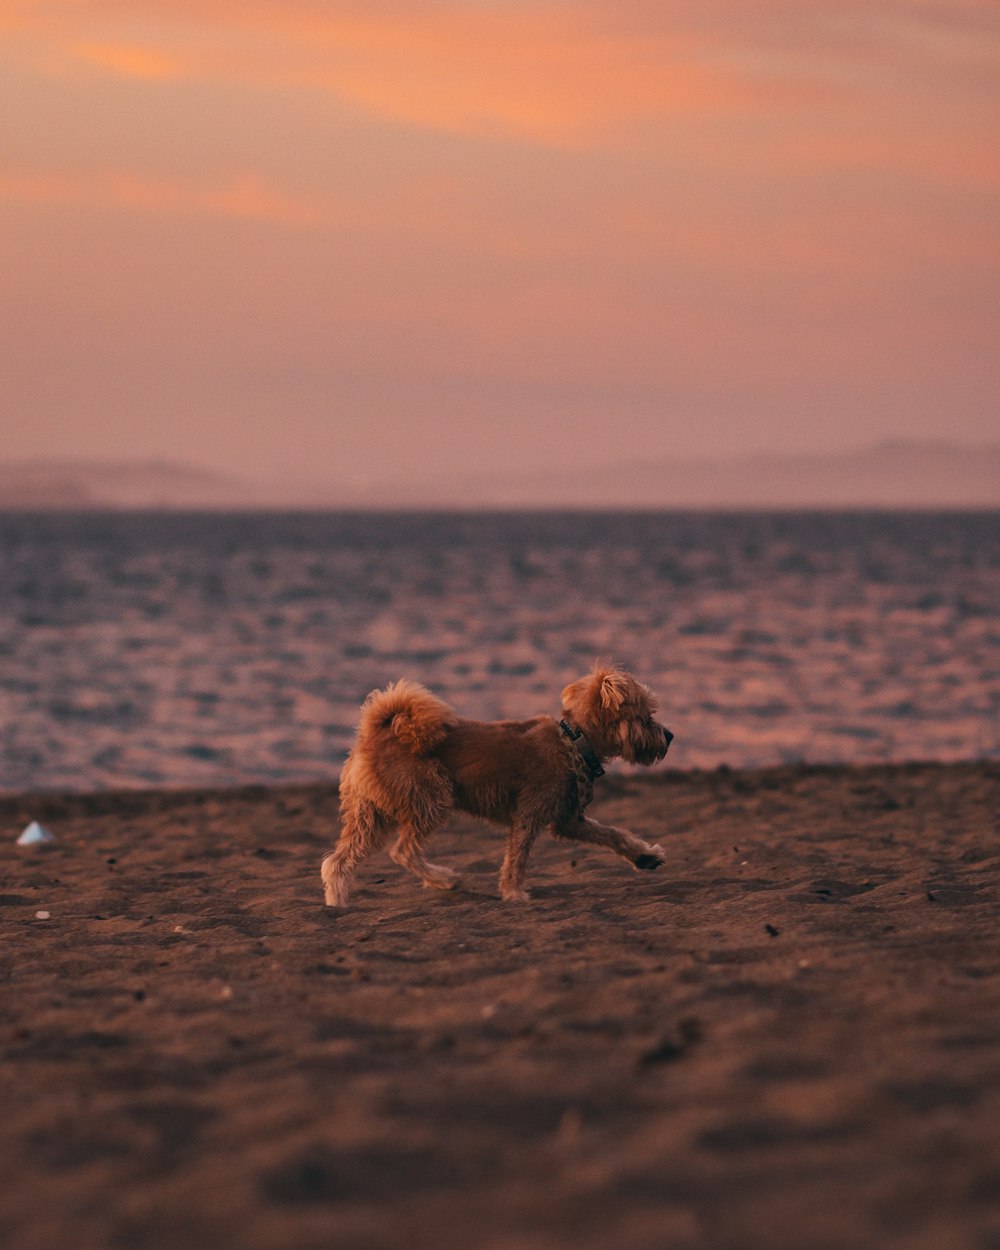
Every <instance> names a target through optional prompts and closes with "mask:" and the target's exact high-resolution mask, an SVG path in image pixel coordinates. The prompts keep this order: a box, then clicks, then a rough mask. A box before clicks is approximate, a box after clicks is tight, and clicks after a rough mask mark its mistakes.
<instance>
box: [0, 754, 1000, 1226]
mask: <svg viewBox="0 0 1000 1250" xmlns="http://www.w3.org/2000/svg"><path fill="white" fill-rule="evenodd" d="M593 810H594V813H595V814H596V815H597V816H598V817H600V818H607V819H610V820H612V821H615V822H618V823H623V824H627V825H629V826H630V827H631V828H633V829H634V830H635V831H636V832H637V833H640V834H641V835H644V836H646V837H653V838H660V839H661V840H662V841H663V843H664V845H665V847H666V848H667V852H668V859H669V864H668V865H667V866H666V867H665V868H664V869H662V870H661V871H659V872H657V873H655V874H653V873H641V874H640V873H634V872H632V871H630V870H629V869H627V868H626V867H624V866H623V865H621V864H620V863H619V862H618V861H616V860H614V859H612V858H611V857H609V856H606V855H603V854H601V853H600V852H595V851H589V850H585V849H581V851H580V852H579V853H574V850H573V848H571V847H567V846H566V845H564V844H558V845H557V844H555V843H552V842H546V843H542V844H540V845H539V846H538V848H537V852H536V854H535V855H534V857H533V862H532V866H531V869H532V870H531V874H530V884H531V886H532V888H533V892H534V898H533V901H532V902H531V903H530V904H528V905H525V906H511V905H504V904H501V903H500V902H499V900H498V898H497V895H496V868H497V865H498V862H499V857H500V848H501V842H500V837H499V835H498V834H497V833H496V831H493V830H490V829H488V828H487V827H485V826H482V825H478V824H476V823H473V822H471V821H466V820H464V819H462V820H456V821H455V822H454V823H453V824H452V825H450V826H449V827H448V829H447V830H445V831H442V833H441V834H440V835H439V836H438V838H437V844H436V848H435V850H436V854H435V858H437V859H439V860H440V861H442V862H445V863H448V864H451V865H453V866H456V867H459V868H461V869H462V870H463V872H464V874H465V885H464V888H463V889H461V890H460V891H456V892H454V893H450V894H437V893H432V892H429V891H424V890H421V889H420V887H419V885H418V884H417V883H416V882H415V881H414V880H413V879H412V878H410V877H408V876H407V875H406V874H404V873H403V872H402V871H401V870H400V869H398V868H397V867H396V866H395V865H393V864H392V863H391V862H390V861H389V860H388V859H387V858H384V857H382V858H379V859H378V860H377V861H372V862H371V863H369V864H368V865H367V866H366V867H365V869H364V870H363V872H362V873H361V874H360V878H359V882H358V889H357V893H356V896H355V899H354V901H353V903H352V905H351V906H350V908H349V909H348V910H346V911H341V912H334V911H328V910H326V909H324V908H323V907H322V905H321V899H320V890H319V880H318V861H319V856H320V854H321V852H322V850H324V849H325V848H326V847H327V846H328V845H329V843H330V841H331V839H332V836H333V834H332V831H333V829H334V825H335V818H336V792H335V790H334V789H333V788H329V787H327V788H324V787H316V786H312V787H295V788H283V789H264V788H257V789H242V790H234V791H220V792H210V791H209V792H201V793H195V792H187V793H171V792H150V793H128V792H124V793H108V794H99V795H89V796H87V795H83V796H55V797H52V796H50V797H39V796H37V795H36V796H26V797H21V798H19V797H9V796H8V797H5V798H2V799H0V830H3V831H5V832H4V833H3V844H2V847H0V871H2V883H0V923H2V931H3V942H2V947H0V970H2V971H0V1050H2V1057H3V1058H2V1066H0V1073H2V1088H0V1095H2V1112H3V1114H2V1117H0V1139H2V1159H3V1169H4V1177H3V1185H2V1186H0V1244H2V1245H3V1246H4V1247H6V1250H57V1248H58V1250H62V1248H63V1247H71V1248H72V1250H87V1248H88V1247H113V1248H121V1250H177V1248H179V1247H201V1246H205V1247H230V1246H231V1247H239V1248H240V1250H258V1248H259V1250H293V1248H294V1250H313V1248H315V1250H320V1247H323V1248H327V1247H336V1248H338V1250H374V1248H376V1247H397V1246H398V1247H406V1250H423V1248H424V1247H427V1248H428V1250H430V1248H434V1250H469V1248H472V1247H475V1248H480V1247H481V1248H483V1250H515V1248H516V1250H543V1248H545V1250H547V1248H549V1247H552V1248H558V1250H562V1248H563V1247H566V1248H567V1250H568V1248H569V1247H573V1248H574V1250H591V1248H593V1250H598V1248H600V1250H608V1248H609V1247H625V1248H626V1250H664V1248H669V1250H685V1248H689V1247H690V1248H692V1250H693V1248H695V1247H719V1248H730V1247H731V1248H733V1250H736V1248H737V1247H761V1248H763V1247H767V1248H768V1250H824V1248H831V1250H832V1248H837V1250H842V1248H845V1247H851V1248H854V1247H857V1248H858V1250H862V1248H864V1250H872V1248H873V1247H879V1248H881V1247H887V1248H893V1247H913V1248H918V1247H919V1248H920V1250H952V1248H953V1247H954V1248H958V1247H961V1248H963V1250H965V1248H968V1250H991V1248H993V1250H995V1248H996V1247H1000V929H998V924H997V903H998V875H997V859H998V840H997V833H998V812H1000V764H996V763H992V764H991V763H980V764H969V765H960V764H956V765H947V766H937V765H920V766H916V765H913V766H871V767H864V768H854V769H851V768H806V767H789V768H783V769H777V770H770V771H763V772H754V773H740V772H729V771H719V772H713V773H669V772H664V773H661V774H659V775H655V774H652V775H644V776H641V777H639V776H624V777H622V776H619V777H617V778H609V779H607V780H606V781H605V782H603V783H602V788H601V789H600V790H599V793H598V797H597V798H596V800H595V805H594V809H593ZM32 818H38V819H41V820H42V821H43V822H44V823H46V824H47V825H48V826H49V827H50V828H52V830H53V831H54V832H55V833H56V834H57V836H58V838H59V842H58V844H57V845H56V846H55V847H54V848H52V849H48V850H28V849H23V848H18V847H16V846H14V839H15V837H16V835H17V833H18V832H19V830H20V828H21V827H22V826H23V825H24V824H26V823H27V822H28V820H29V819H32Z"/></svg>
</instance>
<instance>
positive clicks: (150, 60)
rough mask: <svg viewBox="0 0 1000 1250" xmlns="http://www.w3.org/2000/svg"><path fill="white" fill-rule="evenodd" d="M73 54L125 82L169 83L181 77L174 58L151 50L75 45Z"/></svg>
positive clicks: (181, 68)
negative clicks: (116, 75) (169, 80)
mask: <svg viewBox="0 0 1000 1250" xmlns="http://www.w3.org/2000/svg"><path fill="white" fill-rule="evenodd" d="M71 51H72V54H73V55H74V56H76V57H79V58H80V59H81V60H83V61H89V62H91V63H92V64H93V65H97V66H99V67H100V68H102V69H108V70H111V71H112V73H115V74H123V75H124V76H125V77H127V78H151V79H171V78H179V77H181V76H182V75H183V73H184V66H183V64H182V62H181V61H180V60H178V59H177V57H174V56H171V55H169V54H167V53H164V52H161V51H157V50H156V49H154V48H147V47H139V46H136V45H134V44H125V43H78V44H75V45H74V46H73V47H72V49H71Z"/></svg>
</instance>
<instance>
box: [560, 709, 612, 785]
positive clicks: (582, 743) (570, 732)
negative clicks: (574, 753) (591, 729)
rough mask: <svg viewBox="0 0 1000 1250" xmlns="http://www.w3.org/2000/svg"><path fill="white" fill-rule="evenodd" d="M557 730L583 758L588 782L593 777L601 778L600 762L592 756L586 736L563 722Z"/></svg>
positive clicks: (602, 771) (581, 731)
mask: <svg viewBox="0 0 1000 1250" xmlns="http://www.w3.org/2000/svg"><path fill="white" fill-rule="evenodd" d="M559 728H560V729H561V730H562V731H563V733H564V734H565V735H566V737H567V738H569V740H570V742H572V743H573V745H574V746H575V747H576V749H577V750H578V751H579V752H580V754H581V756H582V757H583V762H584V763H585V764H586V765H587V771H588V772H589V773H590V780H591V781H593V780H594V778H595V777H603V776H604V769H603V768H602V767H601V761H600V760H599V759H598V758H597V756H596V755H595V754H594V748H593V747H592V746H591V745H590V743H589V742H588V741H587V736H586V734H585V733H584V732H583V730H582V729H574V728H573V727H572V725H568V724H567V723H566V721H564V720H561V721H560V722H559Z"/></svg>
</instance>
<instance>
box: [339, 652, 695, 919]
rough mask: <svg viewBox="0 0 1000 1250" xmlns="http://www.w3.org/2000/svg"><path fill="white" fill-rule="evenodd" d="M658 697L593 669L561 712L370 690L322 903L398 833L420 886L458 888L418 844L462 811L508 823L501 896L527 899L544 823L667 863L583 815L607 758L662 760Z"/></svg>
mask: <svg viewBox="0 0 1000 1250" xmlns="http://www.w3.org/2000/svg"><path fill="white" fill-rule="evenodd" d="M656 711H657V703H656V699H655V697H654V696H653V695H652V694H651V692H650V691H649V690H647V689H646V687H645V686H643V685H641V684H640V683H639V682H638V681H636V680H635V678H634V677H631V676H630V675H629V674H628V673H626V672H624V671H623V670H622V669H618V668H613V667H610V666H608V665H603V664H598V665H597V666H596V667H595V668H594V670H593V672H591V673H589V674H587V675H586V676H585V677H581V678H580V680H579V681H574V682H571V683H570V685H568V686H567V687H566V689H565V690H564V691H563V692H562V713H563V715H562V719H561V720H558V721H557V720H555V719H554V718H553V717H551V716H536V717H534V718H533V719H531V720H523V721H494V722H487V721H475V720H463V719H461V718H460V717H458V716H456V714H455V713H454V712H453V711H452V709H451V708H450V707H448V705H447V704H446V703H443V702H442V701H441V700H440V699H438V698H435V696H434V695H433V694H431V693H430V691H429V690H426V689H425V688H424V687H423V686H420V685H418V684H417V683H416V682H411V681H399V682H396V683H395V684H394V685H391V686H389V687H387V688H386V689H385V690H373V691H372V693H371V694H370V695H369V696H368V698H367V699H366V700H365V703H364V705H363V707H362V709H361V721H360V724H359V727H358V733H357V738H356V740H355V743H354V746H353V747H352V749H351V752H350V754H349V756H348V759H347V762H346V764H345V765H344V771H343V774H342V776H341V780H340V809H341V832H340V838H339V840H338V842H337V845H336V847H335V848H334V850H332V851H330V852H329V854H327V855H326V856H324V858H323V864H322V873H321V875H322V880H323V888H324V894H325V898H326V903H327V906H329V907H343V906H344V904H345V903H346V902H347V899H348V895H349V893H350V886H351V878H352V876H353V873H354V871H355V869H356V868H357V866H358V865H359V864H360V863H361V861H362V860H364V859H365V858H366V857H367V856H368V855H370V854H372V852H373V851H376V850H378V849H379V848H380V847H381V846H382V845H383V843H384V842H385V841H386V840H387V839H388V838H389V837H390V835H392V834H394V833H398V837H397V840H396V843H395V845H394V846H393V848H392V850H390V852H389V854H390V855H391V856H392V858H393V859H394V860H395V861H396V863H397V864H401V865H402V866H403V867H404V868H408V869H409V870H410V871H411V872H412V873H414V874H415V875H416V876H417V877H418V878H419V879H420V881H421V882H422V883H423V884H424V886H427V887H430V888H433V889H438V890H450V889H453V888H454V887H455V886H457V885H459V884H460V880H459V878H458V876H457V875H456V874H455V873H454V872H453V871H452V870H451V869H450V868H442V867H441V866H440V865H437V864H431V863H428V861H427V860H426V859H425V858H424V844H425V843H426V841H427V839H428V837H429V836H430V835H431V834H432V833H433V832H434V830H435V829H436V828H437V827H438V826H439V825H441V824H442V823H443V822H444V820H445V818H446V817H447V816H448V814H449V813H450V812H451V811H453V810H455V809H458V810H460V811H463V812H470V813H471V814H472V815H474V816H479V817H482V818H484V819H486V820H488V821H492V822H495V823H497V824H501V825H506V826H507V827H508V828H509V831H510V832H509V835H508V840H507V853H506V855H505V857H504V860H503V865H502V866H501V869H500V896H501V898H502V899H504V900H505V901H506V902H522V901H525V900H526V899H527V898H528V897H529V896H528V892H527V891H526V890H525V888H524V879H525V871H526V868H527V863H528V855H529V854H530V852H531V847H532V844H533V843H534V841H535V838H536V837H537V836H538V834H539V833H540V832H541V830H543V829H548V830H549V831H550V832H551V833H552V834H553V835H554V836H555V837H557V838H566V839H570V840H572V841H575V842H590V843H593V844H594V845H596V846H603V847H606V848H607V849H608V850H610V851H614V853H615V854H616V855H620V856H621V857H622V858H623V859H626V860H628V861H629V863H630V864H631V865H632V866H633V867H634V868H637V869H646V870H651V869H655V868H659V866H660V865H661V864H662V863H663V855H664V852H663V849H662V848H661V847H660V846H656V845H650V844H649V843H648V842H644V841H642V839H641V838H637V837H635V835H634V834H631V833H627V832H626V831H625V830H623V829H615V828H612V827H611V826H610V825H601V824H598V822H597V821H595V820H591V819H589V817H587V816H585V815H584V810H585V808H586V807H587V804H588V803H589V802H590V799H591V797H592V794H593V783H594V780H595V779H596V778H597V777H599V776H601V775H602V773H603V772H604V767H603V765H604V763H605V762H606V761H608V760H610V759H612V758H615V757H619V758H621V759H624V760H628V761H630V762H631V763H634V764H646V765H651V764H655V763H656V762H657V761H658V760H661V759H663V757H664V756H665V755H666V753H667V748H668V746H669V745H670V742H671V740H672V738H673V734H672V733H671V732H670V730H669V729H666V728H664V726H663V725H661V724H659V722H658V721H657V720H656V719H655V717H656Z"/></svg>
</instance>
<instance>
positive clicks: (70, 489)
mask: <svg viewBox="0 0 1000 1250" xmlns="http://www.w3.org/2000/svg"><path fill="white" fill-rule="evenodd" d="M257 507H285V508H385V507H391V508H581V507H582V508H630V507H632V508H1000V443H996V444H986V445H983V446H979V447H972V446H962V445H958V444H952V443H948V442H931V441H926V442H920V441H905V440H904V441H895V442H882V443H878V444H875V445H873V446H871V447H868V448H865V449H862V450H858V451H849V452H837V453H829V454H813V455H765V454H759V455H753V456H734V457H731V458H724V457H718V458H707V457H706V458H702V459H688V460H684V459H679V458H678V459H674V458H655V457H650V458H648V459H645V460H628V459H625V458H623V459H622V460H621V461H618V462H615V461H614V460H606V461H605V463H603V464H595V466H594V468H593V469H590V470H587V469H575V470H562V469H557V470H554V471H552V470H549V471H543V470H540V469H536V470H530V471H527V472H525V473H521V474H518V475H517V476H516V477H515V476H513V475H512V474H499V473H494V474H487V473H479V474H476V473H470V474H467V475H464V476H462V477H461V478H459V477H456V476H450V477H434V476H432V475H429V474H428V475H426V476H424V477H420V476H418V475H413V476H411V477H409V478H406V479H402V478H401V479H400V480H398V481H395V480H393V478H392V477H391V476H390V475H388V474H387V475H386V476H385V478H383V479H381V480H379V482H378V485H377V488H376V486H374V485H370V486H368V487H367V489H365V488H362V487H359V486H352V485H349V484H347V483H336V482H329V483H319V484H317V483H315V482H313V483H312V484H309V485H303V484H298V485H291V484H288V483H285V484H281V485H278V484H274V483H262V482H247V481H241V480H240V479H238V478H235V477H232V476H229V475H227V474H221V473H216V472H213V471H211V470H207V469H200V468H194V467H191V466H188V465H184V464H180V463H175V462H172V461H164V460H147V461H134V462H123V463H111V462H109V463H103V462H98V461H73V460H55V459H53V460H35V461H22V462H21V463H17V464H15V463H9V464H6V465H3V464H0V508H8V509H11V508H65V509H70V508H173V509H181V508H220V509H221V508H257Z"/></svg>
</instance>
